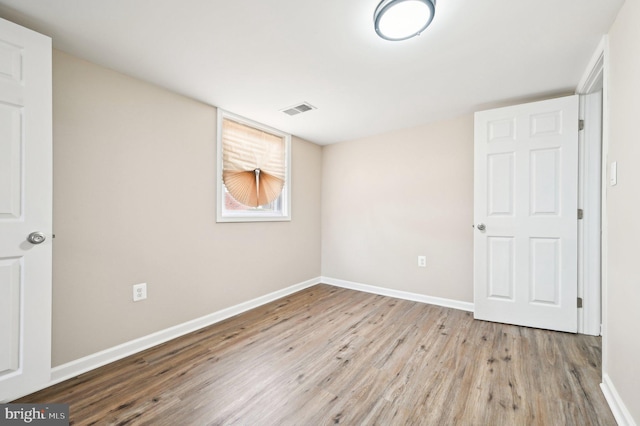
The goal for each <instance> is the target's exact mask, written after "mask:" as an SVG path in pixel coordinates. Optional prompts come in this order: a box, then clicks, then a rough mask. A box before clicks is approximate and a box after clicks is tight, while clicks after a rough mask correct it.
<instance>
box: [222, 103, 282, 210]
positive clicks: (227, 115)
mask: <svg viewBox="0 0 640 426" xmlns="http://www.w3.org/2000/svg"><path fill="white" fill-rule="evenodd" d="M217 115H218V117H217V129H216V145H217V147H216V222H218V223H225V222H287V221H291V135H290V134H289V133H285V132H282V131H280V130H278V129H274V128H273V127H269V126H266V125H264V124H261V123H258V122H256V121H254V120H250V119H248V118H245V117H242V116H239V115H237V114H233V113H231V112H229V111H225V110H223V109H222V108H218V111H217ZM225 118H226V119H229V120H232V121H235V122H237V123H240V124H244V125H245V126H249V127H253V128H255V129H258V130H261V131H263V132H267V133H271V134H273V135H276V136H279V137H282V138H283V139H284V152H285V154H284V155H285V182H284V187H283V188H282V193H281V194H280V198H281V200H282V203H281V206H280V207H281V208H280V210H279V211H261V210H259V209H255V210H226V209H225V193H226V192H227V189H226V188H225V185H224V182H223V180H222V160H223V158H222V157H223V156H222V124H223V120H224V119H225Z"/></svg>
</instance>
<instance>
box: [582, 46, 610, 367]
mask: <svg viewBox="0 0 640 426" xmlns="http://www.w3.org/2000/svg"><path fill="white" fill-rule="evenodd" d="M607 60H608V38H607V36H606V35H605V36H603V37H602V38H601V39H600V43H599V44H598V47H597V48H596V50H595V51H594V52H593V55H592V56H591V59H590V61H589V64H588V66H587V68H585V71H584V73H583V75H582V78H581V79H580V83H579V84H578V86H577V88H576V93H579V94H581V95H587V94H591V93H595V92H598V91H600V90H602V91H603V95H602V98H601V101H600V102H598V101H596V99H594V98H593V96H591V97H587V96H581V99H580V101H581V105H580V118H582V119H585V131H583V132H580V146H581V153H580V179H579V189H578V191H579V195H580V205H579V208H582V209H583V210H584V211H585V218H584V219H583V220H582V221H580V222H579V224H578V234H579V235H578V237H579V243H578V244H579V245H578V250H579V253H578V254H579V261H578V296H579V297H582V298H583V308H582V310H579V313H578V333H583V334H590V335H600V334H602V323H603V321H604V309H605V308H604V303H603V302H604V300H603V299H604V297H605V296H604V292H605V279H606V276H605V273H606V265H605V261H606V259H605V244H606V241H605V238H606V230H605V227H606V221H605V219H606V216H605V209H606V202H605V197H606V192H605V190H606V186H605V182H606V176H605V173H603V171H604V170H606V166H604V164H605V158H606V151H607V148H606V146H605V144H606V138H607V135H606V132H607V123H606V121H607V120H608V114H607V105H608V104H607V101H606V99H605V98H606V93H607V92H606V85H607V83H606V81H605V77H606V73H607V69H606V68H607V67H606V64H607ZM596 103H598V105H595V104H596ZM593 115H600V116H601V117H602V122H601V123H599V124H600V126H599V128H597V129H596V128H595V127H596V126H593V125H589V122H591V123H593V119H592V118H590V117H593ZM595 118H597V117H595ZM596 124H598V123H596ZM589 132H590V133H589ZM595 133H600V134H598V135H596V134H595ZM600 135H601V136H600ZM596 161H598V162H599V164H595V162H596ZM598 169H599V170H598ZM596 175H597V176H596ZM598 178H600V185H599V186H600V188H594V180H596V179H598ZM598 209H599V211H597V210H598ZM597 260H599V262H598V261H597ZM603 347H604V341H603ZM603 358H604V354H603ZM603 366H604V363H603Z"/></svg>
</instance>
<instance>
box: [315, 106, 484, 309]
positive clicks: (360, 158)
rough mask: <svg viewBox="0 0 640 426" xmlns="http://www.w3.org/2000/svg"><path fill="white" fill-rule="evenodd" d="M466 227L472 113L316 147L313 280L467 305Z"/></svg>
mask: <svg viewBox="0 0 640 426" xmlns="http://www.w3.org/2000/svg"><path fill="white" fill-rule="evenodd" d="M472 224H473V116H472V115H465V116H462V117H459V118H456V119H454V120H448V121H441V122H438V123H434V124H430V125H427V126H422V127H418V128H413V129H407V130H401V131H396V132H392V133H387V134H383V135H378V136H373V137H369V138H365V139H360V140H355V141H350V142H343V143H339V144H336V145H329V146H325V147H324V148H323V165H322V275H323V276H326V277H331V278H336V279H342V280H347V281H354V282H358V283H362V284H369V285H375V286H380V287H386V288H390V289H394V290H401V291H407V292H412V293H418V294H422V295H427V296H435V297H441V298H447V299H454V300H457V301H463V302H472V301H473V228H472ZM418 255H426V256H427V267H426V268H418V266H417V256H418Z"/></svg>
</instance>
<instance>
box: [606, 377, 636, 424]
mask: <svg viewBox="0 0 640 426" xmlns="http://www.w3.org/2000/svg"><path fill="white" fill-rule="evenodd" d="M600 389H602V393H603V394H604V397H605V399H606V400H607V403H608V404H609V408H611V412H612V413H613V417H615V419H616V422H618V425H619V426H637V425H636V422H635V421H634V420H633V417H631V413H630V412H629V410H628V409H627V406H626V405H625V404H624V402H623V401H622V398H620V395H619V394H618V391H617V390H616V387H615V386H614V385H613V382H612V381H611V377H609V375H608V374H603V375H602V383H600Z"/></svg>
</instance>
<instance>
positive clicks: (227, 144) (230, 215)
mask: <svg viewBox="0 0 640 426" xmlns="http://www.w3.org/2000/svg"><path fill="white" fill-rule="evenodd" d="M290 170H291V135H289V134H286V133H283V132H280V131H278V130H275V129H272V128H270V127H267V126H264V125H262V124H258V123H256V122H254V121H251V120H248V119H246V118H242V117H239V116H237V115H235V114H231V113H229V112H226V111H223V110H221V109H218V169H217V180H218V202H217V204H218V206H217V221H218V222H258V221H287V220H291V182H290V176H291V172H290Z"/></svg>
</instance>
